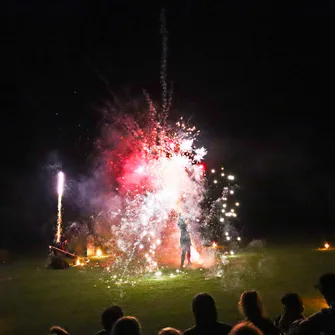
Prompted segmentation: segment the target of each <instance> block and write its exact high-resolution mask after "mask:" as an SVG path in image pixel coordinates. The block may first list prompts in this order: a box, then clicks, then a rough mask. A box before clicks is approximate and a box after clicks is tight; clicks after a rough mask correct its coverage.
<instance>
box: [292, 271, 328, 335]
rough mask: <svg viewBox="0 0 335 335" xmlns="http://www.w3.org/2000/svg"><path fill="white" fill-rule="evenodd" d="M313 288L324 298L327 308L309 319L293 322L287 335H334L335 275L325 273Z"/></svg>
mask: <svg viewBox="0 0 335 335" xmlns="http://www.w3.org/2000/svg"><path fill="white" fill-rule="evenodd" d="M315 288H316V289H318V290H319V291H320V293H321V294H322V295H323V296H324V298H325V300H326V302H327V304H328V306H329V307H328V308H323V309H321V311H320V312H317V313H315V314H313V315H311V316H310V317H308V318H306V319H304V320H302V321H298V322H295V323H294V324H293V326H292V327H291V329H290V331H289V333H288V334H289V335H314V334H315V335H334V334H335V274H334V273H326V274H324V275H322V276H321V277H320V279H319V282H318V284H317V285H315Z"/></svg>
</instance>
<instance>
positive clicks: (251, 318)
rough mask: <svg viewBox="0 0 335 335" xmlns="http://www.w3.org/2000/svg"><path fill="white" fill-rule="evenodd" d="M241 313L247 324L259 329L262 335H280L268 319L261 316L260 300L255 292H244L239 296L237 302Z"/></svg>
mask: <svg viewBox="0 0 335 335" xmlns="http://www.w3.org/2000/svg"><path fill="white" fill-rule="evenodd" d="M239 308H240V311H241V313H242V314H243V315H244V316H245V318H246V320H245V321H248V322H251V323H252V324H253V325H254V326H256V327H257V328H259V329H260V330H261V331H262V332H263V334H264V335H280V334H281V332H280V331H279V329H278V328H277V327H275V326H274V324H273V323H272V322H271V320H270V319H268V318H266V317H265V316H264V315H263V308H262V303H261V299H260V297H259V295H258V293H257V292H256V291H246V292H244V293H242V294H241V297H240V301H239Z"/></svg>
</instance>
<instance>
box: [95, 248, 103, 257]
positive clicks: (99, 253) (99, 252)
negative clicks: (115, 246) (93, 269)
mask: <svg viewBox="0 0 335 335" xmlns="http://www.w3.org/2000/svg"><path fill="white" fill-rule="evenodd" d="M96 255H97V257H101V256H102V251H101V249H97V253H96Z"/></svg>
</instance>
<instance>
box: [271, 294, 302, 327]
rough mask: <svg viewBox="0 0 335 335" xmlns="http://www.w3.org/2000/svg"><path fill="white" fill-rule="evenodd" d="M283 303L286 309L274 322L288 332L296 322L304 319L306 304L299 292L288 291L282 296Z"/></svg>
mask: <svg viewBox="0 0 335 335" xmlns="http://www.w3.org/2000/svg"><path fill="white" fill-rule="evenodd" d="M281 303H282V305H283V307H284V311H283V313H282V314H280V315H278V316H277V317H276V318H275V321H274V324H275V326H276V327H277V328H279V329H280V330H281V331H282V332H283V333H287V332H288V331H289V329H290V327H291V326H292V325H293V323H294V322H296V321H298V320H303V319H304V316H303V314H302V312H303V311H304V305H303V303H302V300H301V298H300V296H299V295H298V294H297V293H286V294H285V295H284V296H283V297H282V298H281Z"/></svg>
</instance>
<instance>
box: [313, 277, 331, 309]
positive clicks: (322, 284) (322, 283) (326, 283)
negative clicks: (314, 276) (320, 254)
mask: <svg viewBox="0 0 335 335" xmlns="http://www.w3.org/2000/svg"><path fill="white" fill-rule="evenodd" d="M315 288H317V289H319V290H320V292H321V294H322V295H323V296H324V297H325V299H326V301H327V303H328V304H329V303H333V302H334V301H335V274H334V273H326V274H324V275H322V276H321V277H320V278H319V282H318V284H317V285H315Z"/></svg>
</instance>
